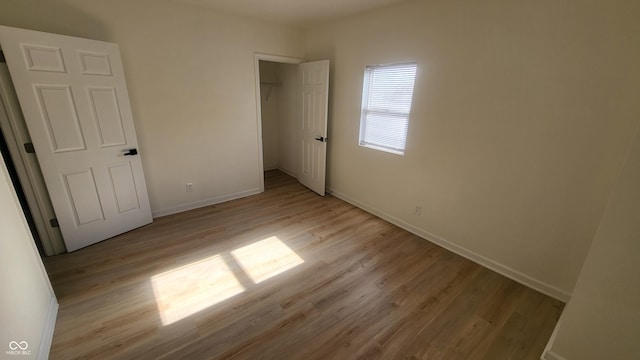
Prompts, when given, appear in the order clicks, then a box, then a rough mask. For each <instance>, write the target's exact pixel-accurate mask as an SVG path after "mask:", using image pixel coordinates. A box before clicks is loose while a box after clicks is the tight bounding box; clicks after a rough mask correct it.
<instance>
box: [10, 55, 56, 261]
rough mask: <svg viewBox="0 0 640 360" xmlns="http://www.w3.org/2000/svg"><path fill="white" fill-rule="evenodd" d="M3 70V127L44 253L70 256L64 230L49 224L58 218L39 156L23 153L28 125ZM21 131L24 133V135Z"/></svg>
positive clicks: (11, 85)
mask: <svg viewBox="0 0 640 360" xmlns="http://www.w3.org/2000/svg"><path fill="white" fill-rule="evenodd" d="M3 67H4V69H3V70H2V72H3V73H6V78H5V77H4V76H3V78H4V80H2V85H0V101H2V108H3V109H0V111H2V110H4V112H5V115H6V117H7V118H6V122H5V121H2V124H0V127H1V128H2V131H3V134H4V138H5V141H6V142H7V147H8V148H9V153H10V154H11V158H12V160H13V164H14V166H15V168H16V172H17V173H18V178H19V181H20V185H21V186H22V190H23V192H24V194H25V197H26V200H27V204H28V206H29V211H30V212H31V217H32V218H33V221H34V224H35V228H36V229H35V230H36V231H37V233H38V238H39V239H40V243H41V244H42V247H43V249H44V253H45V255H46V256H52V255H58V254H62V253H64V252H66V247H65V245H64V241H63V240H62V234H61V233H60V230H59V229H58V228H54V227H52V226H51V224H50V223H49V219H54V218H55V217H56V216H55V213H54V211H53V208H52V207H51V200H49V192H48V190H47V187H46V185H45V183H44V177H43V176H42V174H41V173H40V165H39V164H38V162H37V161H36V160H35V154H32V156H34V158H28V157H29V156H30V155H29V154H26V153H25V152H24V151H23V149H22V144H23V143H26V142H28V141H27V139H25V138H24V137H23V134H24V135H28V130H27V124H26V123H25V122H24V119H23V118H22V114H21V113H19V114H18V113H16V112H19V111H21V110H20V105H19V103H18V97H17V95H16V94H15V90H13V82H12V79H11V75H10V74H9V70H8V68H6V64H3ZM4 81H7V82H8V83H5V82H4ZM20 129H23V130H22V131H23V132H21V130H20ZM46 204H48V205H46Z"/></svg>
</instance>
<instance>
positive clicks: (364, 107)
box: [358, 62, 418, 156]
mask: <svg viewBox="0 0 640 360" xmlns="http://www.w3.org/2000/svg"><path fill="white" fill-rule="evenodd" d="M408 66H412V67H413V71H414V73H413V78H412V79H410V82H411V83H412V84H411V96H410V99H409V102H408V111H407V112H406V113H405V112H397V111H391V110H389V111H385V110H384V109H382V110H381V109H371V107H370V104H369V102H370V99H371V98H372V94H371V92H372V91H373V90H372V89H373V85H374V84H373V80H375V79H374V73H375V71H376V70H378V71H380V70H381V69H384V68H389V69H391V68H398V67H408ZM417 72H418V64H417V63H416V62H401V63H389V64H375V65H366V66H365V68H364V77H363V84H362V102H361V108H360V131H359V136H358V145H359V146H362V147H366V148H370V149H374V150H378V151H384V152H387V153H391V154H396V155H401V156H403V155H404V154H405V151H406V148H407V139H408V133H409V121H410V118H411V108H412V106H413V96H414V92H415V80H416V77H417ZM405 85H408V84H405ZM405 100H406V99H405ZM369 114H379V115H382V116H389V117H399V118H402V119H405V118H406V126H404V134H403V136H402V140H403V146H402V148H397V147H393V146H385V144H380V143H375V142H372V141H367V140H366V139H365V132H366V127H367V125H368V124H367V123H368V115H369ZM369 125H371V124H369Z"/></svg>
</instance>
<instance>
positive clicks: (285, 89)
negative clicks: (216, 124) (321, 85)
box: [259, 60, 300, 178]
mask: <svg viewBox="0 0 640 360" xmlns="http://www.w3.org/2000/svg"><path fill="white" fill-rule="evenodd" d="M259 70H260V109H261V111H260V115H261V120H262V161H263V171H265V172H266V171H269V170H276V169H277V170H280V171H282V172H284V173H286V174H288V175H290V176H292V177H294V178H297V177H298V172H299V168H300V165H299V164H300V151H298V147H299V143H300V140H299V139H300V129H299V126H298V122H297V119H298V116H299V112H300V109H299V107H300V104H299V103H300V97H299V96H298V94H299V93H300V87H299V84H298V66H297V65H295V64H289V63H281V62H274V61H265V60H260V61H259Z"/></svg>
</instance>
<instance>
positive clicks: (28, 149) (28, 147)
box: [24, 143, 36, 154]
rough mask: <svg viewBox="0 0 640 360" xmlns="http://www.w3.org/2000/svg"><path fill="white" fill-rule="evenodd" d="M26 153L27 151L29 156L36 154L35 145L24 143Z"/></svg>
mask: <svg viewBox="0 0 640 360" xmlns="http://www.w3.org/2000/svg"><path fill="white" fill-rule="evenodd" d="M24 151H26V152H27V154H35V153H36V149H35V148H34V147H33V143H24Z"/></svg>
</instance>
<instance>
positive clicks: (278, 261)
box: [151, 236, 304, 326]
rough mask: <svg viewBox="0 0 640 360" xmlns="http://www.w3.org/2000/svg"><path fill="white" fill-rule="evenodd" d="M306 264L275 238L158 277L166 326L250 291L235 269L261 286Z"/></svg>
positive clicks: (160, 309) (155, 290) (156, 282)
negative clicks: (241, 281)
mask: <svg viewBox="0 0 640 360" xmlns="http://www.w3.org/2000/svg"><path fill="white" fill-rule="evenodd" d="M225 254H226V255H225ZM225 257H226V259H225ZM225 260H227V261H229V263H227V261H225ZM234 262H235V263H234ZM303 262H304V260H303V259H302V258H301V257H300V256H298V254H296V252H295V251H293V250H292V249H291V248H290V247H288V246H287V245H286V244H285V243H283V242H282V241H280V239H278V238H277V237H276V236H272V237H270V238H267V239H264V240H261V241H257V242H255V243H252V244H250V245H247V246H244V247H241V248H239V249H236V250H233V251H231V256H229V255H228V253H226V252H225V253H223V254H222V255H221V254H217V255H214V256H211V257H209V258H206V259H203V260H199V261H196V262H193V263H191V264H188V265H184V266H181V267H179V268H175V269H172V270H169V271H166V272H163V273H161V274H158V275H154V276H152V277H151V284H152V286H153V293H154V295H155V298H156V304H157V306H158V312H159V313H160V319H161V320H162V325H165V326H166V325H170V324H173V323H175V322H176V321H179V320H182V319H184V318H186V317H188V316H191V315H193V314H195V313H197V312H199V311H202V310H204V309H206V308H209V307H211V306H214V305H216V304H218V303H220V302H222V301H224V300H227V299H229V298H231V297H233V296H236V295H238V294H240V293H242V292H244V291H245V290H246V288H245V286H243V285H242V284H241V283H240V280H238V278H237V277H236V275H235V274H234V273H233V272H234V269H235V271H237V272H239V271H243V272H244V273H245V274H246V275H247V276H248V277H249V279H251V281H253V282H254V283H255V284H259V283H261V282H263V281H265V280H267V279H270V278H272V277H274V276H276V275H278V274H281V273H283V272H285V271H287V270H289V269H291V268H293V267H295V266H298V265H300V264H302V263H303ZM236 263H237V264H236ZM230 265H231V266H232V267H233V269H232V268H230V267H229V266H230ZM238 265H239V267H238ZM240 268H241V269H242V270H240ZM238 276H240V274H239V275H238ZM241 278H242V277H241ZM243 281H244V283H245V285H247V286H249V285H251V284H250V283H249V284H247V283H248V282H249V280H247V279H245V280H243Z"/></svg>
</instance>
